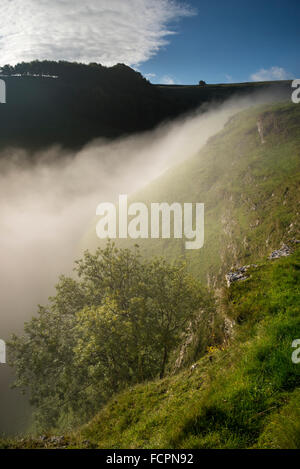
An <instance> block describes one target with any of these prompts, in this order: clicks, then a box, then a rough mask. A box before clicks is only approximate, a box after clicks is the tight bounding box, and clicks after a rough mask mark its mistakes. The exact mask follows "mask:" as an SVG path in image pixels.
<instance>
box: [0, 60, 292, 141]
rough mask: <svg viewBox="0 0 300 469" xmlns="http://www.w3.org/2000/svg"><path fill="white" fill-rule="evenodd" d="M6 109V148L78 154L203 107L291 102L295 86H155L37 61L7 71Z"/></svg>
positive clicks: (131, 74) (107, 71)
mask: <svg viewBox="0 0 300 469" xmlns="http://www.w3.org/2000/svg"><path fill="white" fill-rule="evenodd" d="M1 79H3V80H4V81H5V82H6V88H7V103H6V104H5V105H1V106H0V124H1V125H0V142H1V143H0V145H1V148H4V147H7V146H13V147H22V148H25V149H41V148H44V147H47V146H50V145H53V144H60V145H62V146H63V147H66V148H75V149H76V148H80V147H82V146H83V145H84V144H86V143H88V142H89V141H90V140H92V139H94V138H97V137H105V138H116V137H120V136H121V135H127V134H131V133H136V132H140V131H144V130H149V129H152V128H153V127H155V126H156V125H158V124H159V123H160V122H162V121H165V120H167V119H170V118H174V117H176V116H178V115H180V114H182V113H185V112H188V111H191V110H192V109H194V108H196V107H198V106H199V105H201V104H203V103H209V102H217V101H218V102H222V101H224V100H225V99H227V98H228V97H229V96H231V95H233V94H236V93H239V94H246V93H249V92H251V90H257V89H261V90H265V89H266V88H268V89H269V88H272V90H274V92H275V91H276V92H278V93H279V94H283V95H284V96H286V97H287V96H288V94H289V93H290V82H288V81H285V82H274V83H272V82H270V83H245V84H238V85H208V86H206V87H199V86H189V87H188V86H182V87H178V86H177V87H173V86H157V85H151V84H150V83H149V82H148V81H147V80H146V79H145V78H143V77H142V75H141V74H140V73H138V72H136V71H134V70H132V69H131V68H130V67H128V66H126V65H123V64H118V65H115V66H114V67H110V68H108V67H103V66H101V65H100V64H90V65H84V64H78V63H69V62H51V61H43V62H39V61H34V62H30V63H21V64H17V65H16V66H14V67H11V66H8V65H7V66H4V67H3V68H2V76H1Z"/></svg>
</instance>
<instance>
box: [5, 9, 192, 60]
mask: <svg viewBox="0 0 300 469" xmlns="http://www.w3.org/2000/svg"><path fill="white" fill-rule="evenodd" d="M194 14H195V11H194V10H193V9H192V8H191V7H189V6H188V5H187V4H183V3H182V2H179V1H178V0H126V1H125V0H85V1H82V0H13V1H11V0H1V5H0V32H1V33H0V50H1V59H0V60H1V64H2V65H3V64H5V63H10V64H15V63H17V62H20V61H28V60H33V59H50V60H63V59H65V60H71V61H81V62H100V63H102V64H104V65H113V64H115V63H117V62H124V63H126V64H128V65H137V64H139V63H141V62H144V61H146V60H148V59H149V58H150V57H152V56H153V55H154V54H156V53H157V52H158V50H159V49H160V48H161V47H163V46H165V45H166V44H168V38H169V37H170V35H172V34H174V28H172V27H170V23H171V22H174V21H176V20H178V19H180V18H183V17H187V16H191V15H194Z"/></svg>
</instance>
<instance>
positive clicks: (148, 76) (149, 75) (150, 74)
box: [144, 73, 156, 80]
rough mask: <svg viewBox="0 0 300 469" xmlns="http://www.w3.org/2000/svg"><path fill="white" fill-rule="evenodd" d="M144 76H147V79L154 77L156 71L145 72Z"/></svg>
mask: <svg viewBox="0 0 300 469" xmlns="http://www.w3.org/2000/svg"><path fill="white" fill-rule="evenodd" d="M144 77H145V78H147V80H151V79H152V78H155V77H156V73H145V74H144Z"/></svg>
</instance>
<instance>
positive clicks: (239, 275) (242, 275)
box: [225, 264, 257, 287]
mask: <svg viewBox="0 0 300 469" xmlns="http://www.w3.org/2000/svg"><path fill="white" fill-rule="evenodd" d="M250 267H257V265H256V264H249V265H243V266H242V267H240V268H239V269H237V270H235V271H233V270H231V271H230V272H228V273H227V274H226V275H225V278H226V282H227V286H228V287H230V285H231V284H232V283H234V282H237V281H239V280H246V279H247V278H249V276H248V275H246V272H247V270H248V269H250Z"/></svg>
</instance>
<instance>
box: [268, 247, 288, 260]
mask: <svg viewBox="0 0 300 469" xmlns="http://www.w3.org/2000/svg"><path fill="white" fill-rule="evenodd" d="M291 253H292V250H291V248H290V247H289V246H287V245H286V244H283V245H282V246H281V248H280V249H277V250H276V251H273V252H272V253H271V254H270V255H269V259H270V260H272V259H279V258H280V257H286V256H289V255H290V254H291Z"/></svg>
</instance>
